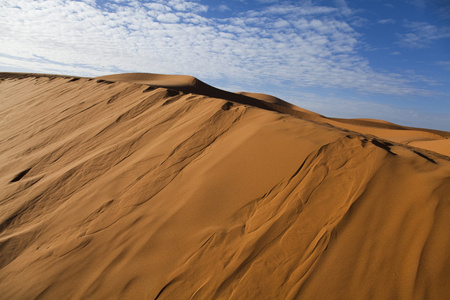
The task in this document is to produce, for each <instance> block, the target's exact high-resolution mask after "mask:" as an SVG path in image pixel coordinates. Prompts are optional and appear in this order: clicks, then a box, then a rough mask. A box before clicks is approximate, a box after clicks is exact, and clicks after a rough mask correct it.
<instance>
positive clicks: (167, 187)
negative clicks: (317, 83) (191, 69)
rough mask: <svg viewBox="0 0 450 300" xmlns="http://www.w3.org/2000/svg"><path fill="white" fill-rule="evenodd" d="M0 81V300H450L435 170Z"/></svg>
mask: <svg viewBox="0 0 450 300" xmlns="http://www.w3.org/2000/svg"><path fill="white" fill-rule="evenodd" d="M1 76H2V78H3V79H4V80H0V91H1V93H0V97H1V98H0V107H1V109H0V122H1V123H0V124H1V126H0V140H1V141H2V142H1V143H0V170H1V172H0V211H1V212H2V213H1V214H0V254H1V255H0V295H2V296H1V298H5V299H36V298H37V299H67V298H69V299H87V298H88V299H89V298H91V299H99V298H102V299H142V298H149V299H190V298H192V299H327V298H329V297H330V295H332V297H333V298H337V299H370V298H376V299H424V298H427V299H449V298H450V289H449V286H448V278H449V277H450V257H449V253H450V252H449V251H448V250H449V249H450V239H449V238H448V237H449V236H450V211H449V210H448V207H450V199H449V197H448V195H449V193H450V177H449V174H450V160H449V158H448V157H444V156H442V155H439V154H437V153H432V152H427V151H422V150H420V149H418V148H413V147H408V146H404V145H400V144H395V143H391V142H389V141H386V140H383V139H380V138H378V137H375V136H371V135H369V134H367V135H364V134H361V133H357V132H354V131H350V130H343V129H340V128H337V127H335V126H331V125H328V124H325V123H324V122H318V121H311V120H307V119H302V118H299V117H297V116H292V115H290V114H287V113H278V111H275V110H274V109H273V108H275V106H272V109H269V108H270V107H269V108H266V109H261V108H259V107H255V106H252V105H247V104H245V105H244V104H240V103H238V102H230V101H228V100H224V99H217V98H211V97H207V96H205V95H199V94H195V93H183V92H180V91H176V90H173V89H167V88H158V87H152V88H149V86H146V85H142V84H136V83H132V82H108V81H105V80H102V79H100V80H98V79H96V80H95V79H89V78H71V77H64V76H59V77H58V76H56V77H52V76H21V77H20V78H17V77H16V78H13V79H7V78H6V77H5V76H4V75H1ZM241 99H246V100H248V99H247V98H241ZM253 101H254V100H253ZM259 102H261V101H259Z"/></svg>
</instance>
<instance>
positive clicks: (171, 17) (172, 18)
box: [156, 13, 180, 23]
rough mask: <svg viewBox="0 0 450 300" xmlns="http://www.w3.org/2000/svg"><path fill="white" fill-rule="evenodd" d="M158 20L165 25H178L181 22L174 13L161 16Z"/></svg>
mask: <svg viewBox="0 0 450 300" xmlns="http://www.w3.org/2000/svg"><path fill="white" fill-rule="evenodd" d="M156 19H157V20H158V21H159V22H163V23H178V21H180V18H179V17H178V16H177V15H175V14H172V13H168V14H160V15H158V16H157V17H156Z"/></svg>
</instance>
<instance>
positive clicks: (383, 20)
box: [378, 19, 397, 24]
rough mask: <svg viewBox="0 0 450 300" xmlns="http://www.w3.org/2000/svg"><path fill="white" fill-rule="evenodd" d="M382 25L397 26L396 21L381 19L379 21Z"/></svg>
mask: <svg viewBox="0 0 450 300" xmlns="http://www.w3.org/2000/svg"><path fill="white" fill-rule="evenodd" d="M378 23H380V24H395V23H397V22H396V21H395V20H394V19H381V20H379V21H378Z"/></svg>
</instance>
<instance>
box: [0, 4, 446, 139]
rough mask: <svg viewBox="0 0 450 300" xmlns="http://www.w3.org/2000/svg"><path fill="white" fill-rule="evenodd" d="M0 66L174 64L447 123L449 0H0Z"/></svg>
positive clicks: (171, 68)
mask: <svg viewBox="0 0 450 300" xmlns="http://www.w3.org/2000/svg"><path fill="white" fill-rule="evenodd" d="M0 71H3V72H5V71H6V72H35V73H52V74H64V75H78V76H89V77H92V76H100V75H106V74H115V73H125V72H147V73H159V74H185V75H192V76H195V77H197V78H198V79H200V80H202V81H204V82H206V83H208V84H210V85H213V86H216V87H218V88H222V89H226V90H229V91H232V92H237V91H247V92H257V93H266V94H271V95H274V96H276V97H278V98H281V99H283V100H286V101H289V102H291V103H293V104H295V105H298V106H300V107H303V108H306V109H309V110H312V111H315V112H317V113H321V114H324V115H326V116H330V117H342V118H374V119H383V120H386V121H390V122H394V123H398V124H401V125H407V126H413V127H425V128H433V129H440V130H446V131H450V1H448V0H428V1H426V0H396V1H382V0H353V1H345V0H329V1H325V0H323V1H322V0H317V1H313V0H309V1H308V0H305V1H283V0H253V1H251V0H228V1H221V0H219V1H210V0H189V1H187V0H186V1H185V0H168V1H162V0H154V1H138V0H111V1H107V0H79V1H70V0H1V1H0Z"/></svg>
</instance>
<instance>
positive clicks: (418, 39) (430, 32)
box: [398, 21, 450, 48]
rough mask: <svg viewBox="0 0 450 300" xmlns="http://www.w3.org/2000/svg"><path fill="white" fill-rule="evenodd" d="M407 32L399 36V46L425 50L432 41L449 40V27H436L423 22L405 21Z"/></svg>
mask: <svg viewBox="0 0 450 300" xmlns="http://www.w3.org/2000/svg"><path fill="white" fill-rule="evenodd" d="M404 27H405V28H406V29H407V30H408V32H406V33H404V34H400V35H398V36H399V42H398V43H399V44H400V45H401V46H404V47H408V48H425V47H428V46H429V45H430V44H431V43H432V42H433V41H435V40H439V39H448V38H450V26H446V27H437V26H434V25H431V24H428V23H425V22H408V21H405V23H404Z"/></svg>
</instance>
